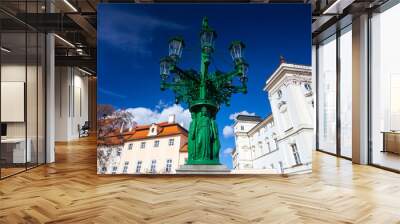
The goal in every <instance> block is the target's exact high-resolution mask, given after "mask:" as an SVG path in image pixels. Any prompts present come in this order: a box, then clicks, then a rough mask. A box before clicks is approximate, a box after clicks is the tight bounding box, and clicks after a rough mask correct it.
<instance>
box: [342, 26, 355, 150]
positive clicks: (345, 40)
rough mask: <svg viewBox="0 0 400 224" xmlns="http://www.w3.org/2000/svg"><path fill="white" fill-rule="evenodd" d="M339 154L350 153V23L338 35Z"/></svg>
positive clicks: (351, 72)
mask: <svg viewBox="0 0 400 224" xmlns="http://www.w3.org/2000/svg"><path fill="white" fill-rule="evenodd" d="M339 40H340V44H339V47H340V50H339V55H340V66H339V67H340V79H339V85H340V91H339V94H340V107H339V110H340V136H341V137H340V154H341V155H342V156H346V157H349V158H351V156H352V155H351V154H352V146H351V144H352V143H351V142H352V74H353V70H352V32H351V25H350V26H348V27H347V28H345V29H344V30H342V31H341V36H340V39H339Z"/></svg>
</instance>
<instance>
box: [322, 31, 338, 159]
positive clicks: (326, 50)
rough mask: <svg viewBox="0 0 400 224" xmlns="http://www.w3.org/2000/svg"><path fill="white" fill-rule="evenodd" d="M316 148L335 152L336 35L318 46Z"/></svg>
mask: <svg viewBox="0 0 400 224" xmlns="http://www.w3.org/2000/svg"><path fill="white" fill-rule="evenodd" d="M317 53H318V61H317V63H318V71H317V72H318V89H319V90H320V91H319V93H318V102H317V106H318V108H317V111H318V124H317V125H318V132H319V133H318V135H317V136H318V149H320V150H323V151H327V152H331V153H335V154H336V118H337V117H336V109H337V107H336V96H337V94H336V75H337V72H336V53H337V52H336V35H333V36H332V37H330V38H328V39H327V40H325V41H323V42H322V43H320V45H319V47H318V52H317Z"/></svg>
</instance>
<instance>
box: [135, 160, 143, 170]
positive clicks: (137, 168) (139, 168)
mask: <svg viewBox="0 0 400 224" xmlns="http://www.w3.org/2000/svg"><path fill="white" fill-rule="evenodd" d="M141 169H142V161H140V160H139V161H137V164H136V173H140V170H141Z"/></svg>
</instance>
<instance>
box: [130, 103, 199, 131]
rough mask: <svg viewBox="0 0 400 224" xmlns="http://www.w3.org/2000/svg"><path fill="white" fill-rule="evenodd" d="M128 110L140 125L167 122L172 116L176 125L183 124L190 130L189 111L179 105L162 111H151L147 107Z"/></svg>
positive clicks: (167, 107)
mask: <svg viewBox="0 0 400 224" xmlns="http://www.w3.org/2000/svg"><path fill="white" fill-rule="evenodd" d="M126 110H127V111H128V112H130V113H131V114H132V115H133V117H134V118H133V120H134V121H136V122H137V123H138V125H148V124H151V123H160V122H166V121H168V117H169V115H171V114H174V115H175V121H176V123H178V124H182V126H183V127H184V128H186V129H188V128H189V124H190V122H191V121H192V118H191V116H190V112H189V109H184V108H183V107H182V106H181V105H178V104H174V105H172V106H165V107H164V108H163V109H162V110H161V111H159V110H157V109H155V110H151V109H149V108H145V107H136V108H128V109H126Z"/></svg>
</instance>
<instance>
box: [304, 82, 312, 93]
mask: <svg viewBox="0 0 400 224" xmlns="http://www.w3.org/2000/svg"><path fill="white" fill-rule="evenodd" d="M304 88H305V89H306V90H307V91H311V85H310V84H309V83H305V84H304Z"/></svg>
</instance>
